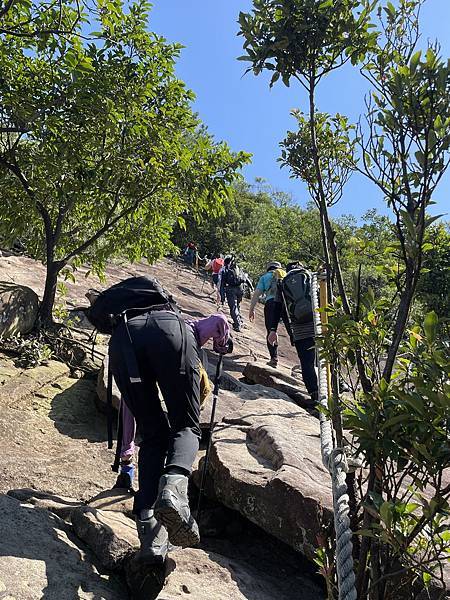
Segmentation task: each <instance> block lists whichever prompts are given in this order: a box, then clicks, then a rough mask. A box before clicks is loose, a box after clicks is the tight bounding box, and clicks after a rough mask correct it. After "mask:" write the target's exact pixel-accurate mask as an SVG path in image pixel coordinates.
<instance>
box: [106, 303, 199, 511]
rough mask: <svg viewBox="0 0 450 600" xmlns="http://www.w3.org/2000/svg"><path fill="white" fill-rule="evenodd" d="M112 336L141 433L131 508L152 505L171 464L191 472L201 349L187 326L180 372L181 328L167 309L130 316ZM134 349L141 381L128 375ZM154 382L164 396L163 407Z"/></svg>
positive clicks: (116, 368)
mask: <svg viewBox="0 0 450 600" xmlns="http://www.w3.org/2000/svg"><path fill="white" fill-rule="evenodd" d="M128 329H129V332H130V335H131V339H132V341H133V346H132V347H131V345H130V342H129V338H128V334H127V331H126V328H125V324H123V323H122V324H121V325H119V327H118V328H117V330H116V331H115V332H114V334H113V335H112V337H111V341H110V349H109V356H110V360H111V368H112V372H113V375H114V378H115V380H116V382H117V385H118V387H119V389H120V392H121V394H122V396H123V399H124V401H125V402H126V404H127V406H128V407H129V409H130V411H131V412H132V414H133V415H134V417H135V419H136V424H137V427H138V430H139V431H140V434H141V436H142V442H141V444H140V447H139V463H138V464H139V491H138V493H137V494H136V496H135V499H134V512H135V513H137V514H138V513H139V511H141V510H142V509H146V508H148V509H149V508H151V507H152V506H153V503H154V502H155V500H156V496H157V493H158V482H159V478H160V477H161V475H162V474H163V472H164V469H165V468H167V467H169V466H175V467H181V468H182V469H184V470H186V471H187V472H190V471H191V469H192V464H193V462H194V459H195V457H196V454H197V451H198V445H199V439H200V435H201V432H200V426H199V415H200V374H199V349H198V345H197V342H196V340H195V337H194V334H193V332H192V330H191V329H190V327H186V335H187V349H186V367H187V375H182V374H180V361H181V339H182V337H181V328H180V322H179V320H178V317H177V316H176V315H175V314H174V313H171V312H162V311H161V312H154V313H151V314H147V315H141V316H138V317H134V318H133V319H130V320H129V321H128ZM133 348H134V352H135V356H136V359H137V363H138V367H139V375H140V377H141V379H142V383H139V382H133V381H131V380H130V370H129V369H128V368H127V362H128V364H129V362H130V361H129V353H130V352H133ZM158 387H159V389H160V391H161V394H162V396H163V398H164V403H165V405H166V409H167V415H166V413H165V412H164V411H163V408H162V406H161V401H160V398H159V395H158Z"/></svg>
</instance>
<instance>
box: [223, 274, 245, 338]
mask: <svg viewBox="0 0 450 600" xmlns="http://www.w3.org/2000/svg"><path fill="white" fill-rule="evenodd" d="M243 295H244V291H243V289H242V286H241V285H233V286H228V287H226V288H225V296H226V299H227V302H228V307H229V309H230V315H231V318H232V319H233V327H234V329H235V330H237V331H239V330H240V329H241V327H242V324H243V322H244V319H243V318H242V315H241V302H242V297H243Z"/></svg>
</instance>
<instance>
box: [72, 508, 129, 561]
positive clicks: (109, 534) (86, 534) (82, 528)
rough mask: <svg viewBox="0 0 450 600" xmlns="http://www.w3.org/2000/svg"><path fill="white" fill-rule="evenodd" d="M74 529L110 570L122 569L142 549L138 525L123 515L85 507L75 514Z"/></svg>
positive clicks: (74, 512)
mask: <svg viewBox="0 0 450 600" xmlns="http://www.w3.org/2000/svg"><path fill="white" fill-rule="evenodd" d="M72 525H73V528H74V530H75V533H76V534H77V536H78V537H79V538H80V539H82V540H83V542H85V543H86V544H87V545H88V546H89V548H90V549H91V550H92V551H93V552H94V554H95V555H96V556H97V558H98V559H99V561H100V562H101V564H102V565H103V566H104V567H106V568H107V569H111V570H113V571H117V570H120V569H122V568H123V565H124V561H126V560H127V559H128V558H130V557H131V556H132V555H133V554H134V553H135V552H136V550H137V549H138V548H139V538H138V535H137V531H136V526H135V524H134V522H133V521H132V520H131V519H129V518H128V517H127V516H125V515H124V514H122V513H120V512H112V511H108V510H98V509H96V508H92V507H90V506H82V507H79V508H76V509H75V510H74V511H73V512H72Z"/></svg>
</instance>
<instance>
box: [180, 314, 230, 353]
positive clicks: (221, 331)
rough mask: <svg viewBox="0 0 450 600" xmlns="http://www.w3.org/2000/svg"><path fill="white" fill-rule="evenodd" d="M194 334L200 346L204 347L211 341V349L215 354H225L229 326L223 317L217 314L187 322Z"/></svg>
mask: <svg viewBox="0 0 450 600" xmlns="http://www.w3.org/2000/svg"><path fill="white" fill-rule="evenodd" d="M187 323H188V324H189V325H190V326H191V327H192V329H193V330H194V333H195V337H196V338H197V341H198V343H199V345H200V346H204V345H205V344H206V342H207V341H208V340H209V339H211V338H212V339H213V348H214V350H215V351H216V352H220V353H225V352H226V351H227V349H228V348H227V343H228V340H229V338H230V326H229V325H228V321H227V319H226V317H225V316H224V315H221V314H217V315H211V316H210V317H206V319H198V321H187Z"/></svg>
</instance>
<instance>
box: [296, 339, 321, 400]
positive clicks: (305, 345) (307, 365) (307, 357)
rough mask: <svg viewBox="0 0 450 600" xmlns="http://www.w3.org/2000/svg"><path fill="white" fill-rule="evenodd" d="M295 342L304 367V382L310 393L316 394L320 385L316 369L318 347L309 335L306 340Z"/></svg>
mask: <svg viewBox="0 0 450 600" xmlns="http://www.w3.org/2000/svg"><path fill="white" fill-rule="evenodd" d="M294 344H295V348H296V350H297V354H298V358H299V359H300V365H301V367H302V378H303V383H304V384H305V387H306V389H307V390H308V393H309V394H316V393H317V391H318V385H317V373H316V369H315V362H316V349H315V344H314V338H313V337H309V338H306V339H304V340H295V342H294Z"/></svg>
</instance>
